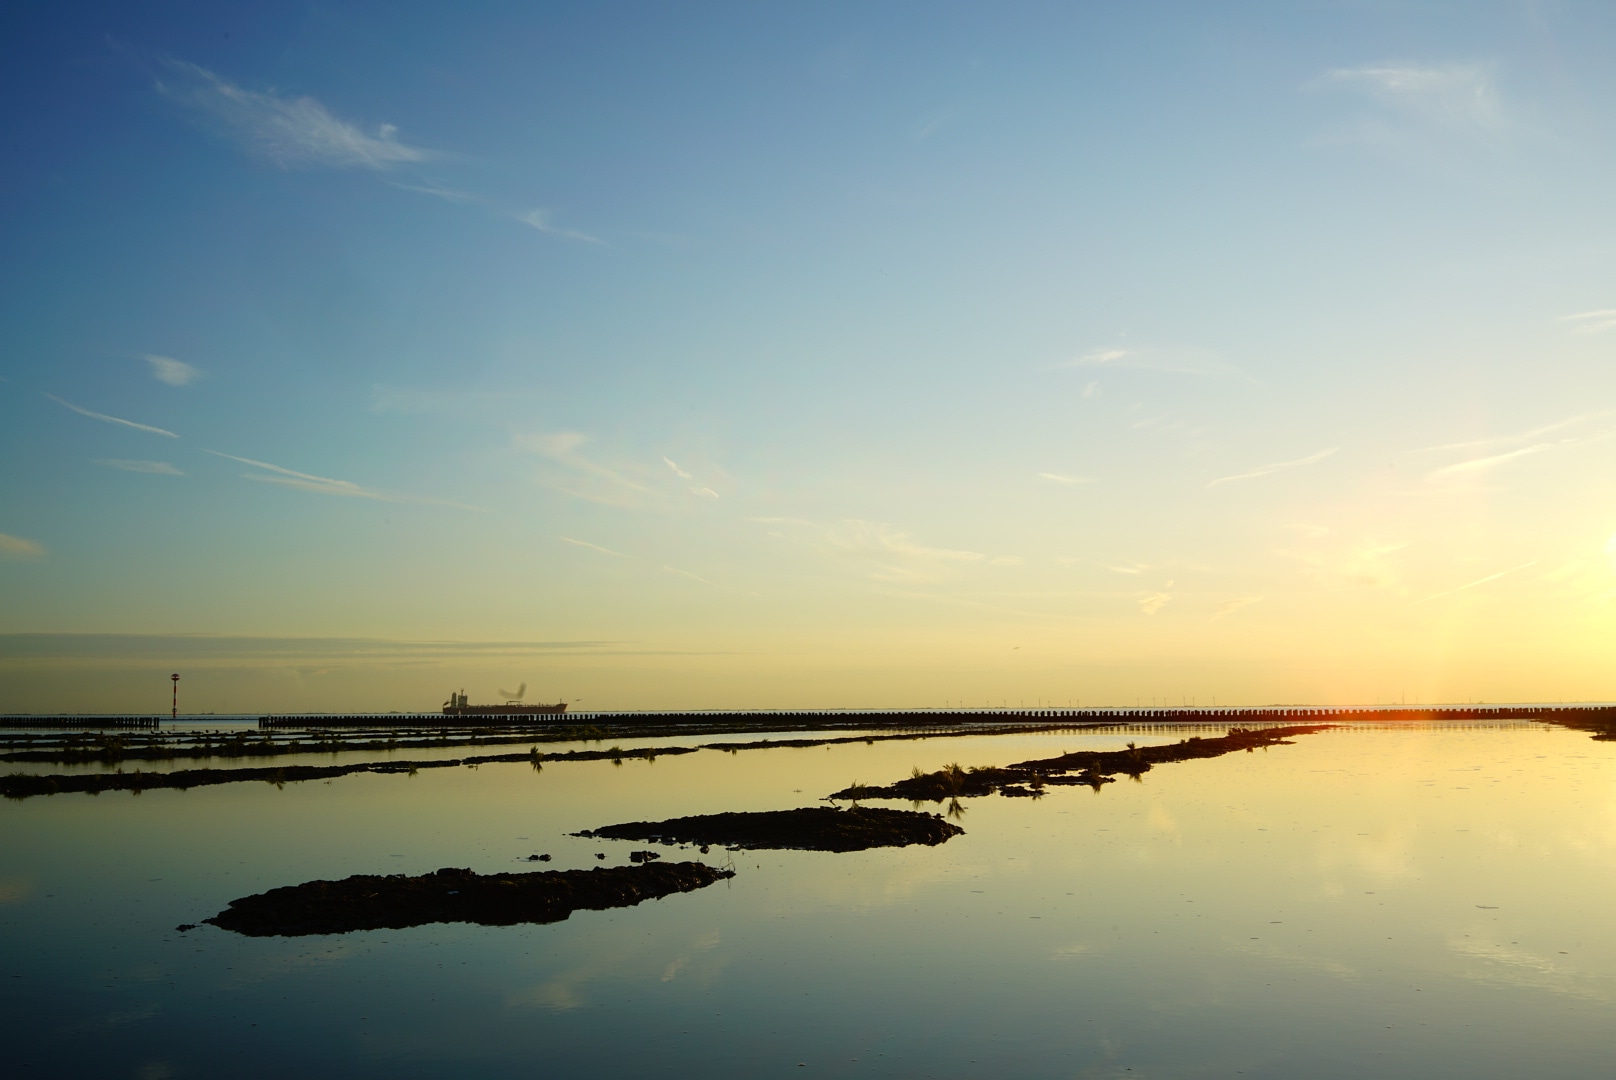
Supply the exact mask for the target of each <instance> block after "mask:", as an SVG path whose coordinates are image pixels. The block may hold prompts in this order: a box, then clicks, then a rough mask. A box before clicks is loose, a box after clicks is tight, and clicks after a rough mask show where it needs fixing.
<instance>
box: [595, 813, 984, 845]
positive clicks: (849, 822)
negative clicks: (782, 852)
mask: <svg viewBox="0 0 1616 1080" xmlns="http://www.w3.org/2000/svg"><path fill="white" fill-rule="evenodd" d="M964 831H965V830H964V829H962V828H960V827H959V826H958V825H952V824H949V823H948V822H946V821H944V820H943V819H942V818H940V817H938V816H937V815H935V814H922V813H919V812H917V811H914V810H883V809H881V808H879V807H870V806H854V807H850V808H849V809H846V810H838V809H836V808H834V807H830V806H810V807H804V808H802V809H800V810H765V811H760V812H757V813H730V814H701V815H698V816H696V817H682V818H669V819H668V820H667V821H630V822H625V823H624V824H622V825H607V826H606V827H605V828H601V829H593V830H590V829H586V830H584V831H583V832H581V833H576V834H575V835H577V836H589V837H596V838H599V839H603V840H653V841H657V842H660V843H664V844H724V845H726V846H729V847H740V848H789V849H793V850H806V851H863V850H864V849H865V848H874V847H907V846H909V845H910V844H941V843H942V842H943V841H945V840H947V839H948V838H949V837H951V836H958V835H960V834H961V833H963V832H964Z"/></svg>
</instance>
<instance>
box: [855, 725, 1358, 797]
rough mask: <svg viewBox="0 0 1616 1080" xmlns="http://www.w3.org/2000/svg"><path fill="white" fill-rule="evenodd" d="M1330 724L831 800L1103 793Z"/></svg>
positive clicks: (947, 771) (921, 778)
mask: <svg viewBox="0 0 1616 1080" xmlns="http://www.w3.org/2000/svg"><path fill="white" fill-rule="evenodd" d="M1332 726H1333V725H1331V724H1300V725H1294V726H1291V727H1275V728H1262V729H1251V728H1239V727H1236V728H1230V729H1229V732H1228V734H1227V735H1224V736H1222V737H1220V738H1213V739H1206V738H1202V737H1201V736H1199V735H1192V736H1191V737H1190V738H1188V739H1185V740H1183V741H1182V742H1176V743H1172V744H1170V745H1167V746H1135V745H1134V744H1133V743H1129V744H1128V746H1127V748H1126V749H1123V750H1079V751H1075V752H1073V753H1070V754H1062V755H1060V756H1059V757H1053V758H1042V759H1039V760H1036V761H1023V762H1020V763H1018V764H1015V765H1008V766H1005V767H1003V768H997V767H992V766H989V767H984V768H974V769H966V768H962V767H961V766H960V765H959V764H958V763H957V762H956V763H954V764H952V765H945V766H944V767H943V768H941V769H938V770H937V771H936V772H929V773H928V772H922V771H921V770H920V769H918V768H916V769H915V770H914V772H913V773H912V774H911V775H910V776H909V778H908V779H906V780H899V781H898V782H897V783H895V784H890V785H888V786H886V787H870V786H868V785H865V784H858V785H856V786H855V787H847V788H843V789H842V790H841V791H838V792H835V793H834V794H832V795H829V796H827V797H828V798H831V799H908V800H909V801H911V802H942V801H944V800H945V799H950V800H958V799H960V798H962V797H965V796H980V795H991V794H993V793H995V792H997V793H998V794H1000V795H1007V796H1011V797H1015V796H1022V797H1026V796H1037V795H1039V794H1041V793H1042V792H1043V790H1044V788H1045V787H1046V786H1047V785H1051V784H1054V785H1062V786H1073V785H1080V784H1081V785H1086V786H1088V787H1092V788H1093V789H1094V790H1096V791H1098V790H1099V789H1100V785H1102V784H1109V783H1112V782H1113V781H1114V779H1115V778H1116V777H1117V776H1119V775H1121V776H1129V777H1132V778H1134V779H1136V780H1137V779H1138V778H1139V777H1140V776H1142V775H1143V774H1145V773H1146V772H1149V771H1150V769H1151V768H1152V767H1153V766H1156V765H1163V764H1167V763H1168V762H1174V761H1191V760H1195V759H1198V758H1212V757H1219V756H1221V755H1223V754H1231V753H1234V752H1235V751H1238V750H1247V751H1250V750H1256V749H1258V748H1259V747H1267V746H1279V745H1284V744H1286V743H1289V742H1290V736H1293V735H1311V734H1312V733H1314V732H1316V731H1323V730H1325V729H1326V728H1329V727H1332Z"/></svg>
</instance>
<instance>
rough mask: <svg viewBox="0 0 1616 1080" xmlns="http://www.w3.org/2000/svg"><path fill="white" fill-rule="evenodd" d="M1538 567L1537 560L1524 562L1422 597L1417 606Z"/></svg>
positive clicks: (1417, 601)
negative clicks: (1531, 567)
mask: <svg viewBox="0 0 1616 1080" xmlns="http://www.w3.org/2000/svg"><path fill="white" fill-rule="evenodd" d="M1536 565H1537V560H1536V559H1533V560H1532V561H1531V562H1523V563H1521V564H1520V565H1519V566H1512V567H1510V568H1509V569H1508V570H1500V571H1498V573H1496V574H1488V575H1487V576H1486V577H1481V578H1477V579H1476V580H1475V581H1467V582H1465V583H1464V584H1463V585H1460V586H1459V587H1457V588H1454V589H1446V590H1444V591H1442V592H1439V593H1432V594H1431V595H1430V596H1425V597H1421V598H1420V599H1418V600H1416V601H1414V602H1415V603H1416V604H1423V603H1425V602H1426V601H1427V600H1440V599H1442V598H1443V597H1444V596H1452V595H1453V594H1454V593H1462V592H1464V591H1465V590H1466V589H1474V588H1475V587H1476V586H1478V585H1485V584H1487V583H1488V582H1490V581H1497V580H1498V579H1499V578H1501V577H1508V576H1509V575H1510V574H1514V573H1518V572H1520V571H1522V570H1525V569H1526V568H1527V567H1530V566H1536Z"/></svg>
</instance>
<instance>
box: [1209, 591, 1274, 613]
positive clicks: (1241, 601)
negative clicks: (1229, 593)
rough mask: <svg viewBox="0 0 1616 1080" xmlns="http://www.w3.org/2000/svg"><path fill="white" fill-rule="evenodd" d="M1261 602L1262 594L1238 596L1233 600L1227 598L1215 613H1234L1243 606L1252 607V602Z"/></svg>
mask: <svg viewBox="0 0 1616 1080" xmlns="http://www.w3.org/2000/svg"><path fill="white" fill-rule="evenodd" d="M1261 602H1262V597H1260V596H1237V597H1235V598H1234V599H1233V600H1225V601H1224V602H1223V603H1221V604H1219V605H1218V609H1217V610H1216V611H1215V612H1213V614H1214V615H1233V614H1234V613H1235V612H1237V611H1239V610H1240V609H1241V608H1244V607H1250V606H1251V605H1252V604H1258V603H1261Z"/></svg>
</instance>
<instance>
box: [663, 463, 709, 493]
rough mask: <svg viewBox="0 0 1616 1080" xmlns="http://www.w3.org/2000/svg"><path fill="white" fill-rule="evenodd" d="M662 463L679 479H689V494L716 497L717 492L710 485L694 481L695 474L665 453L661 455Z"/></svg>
mask: <svg viewBox="0 0 1616 1080" xmlns="http://www.w3.org/2000/svg"><path fill="white" fill-rule="evenodd" d="M662 464H664V465H666V466H667V467H668V468H670V469H672V470H673V475H675V476H677V477H678V478H679V479H681V480H686V481H691V484H690V494H692V495H697V496H700V497H701V498H703V499H716V498H718V492H716V491H714V490H713V489H712V488H710V487H707V486H706V485H705V484H701V483H696V482H694V481H695V479H696V478H695V476H694V475H693V474H692V473H691V472H690V471H689V470H688V469H684V468H681V467H680V466H679V463H678V462H676V461H674V460H673V459H672V458H670V457H668V456H667V455H666V454H664V455H663V456H662Z"/></svg>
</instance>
